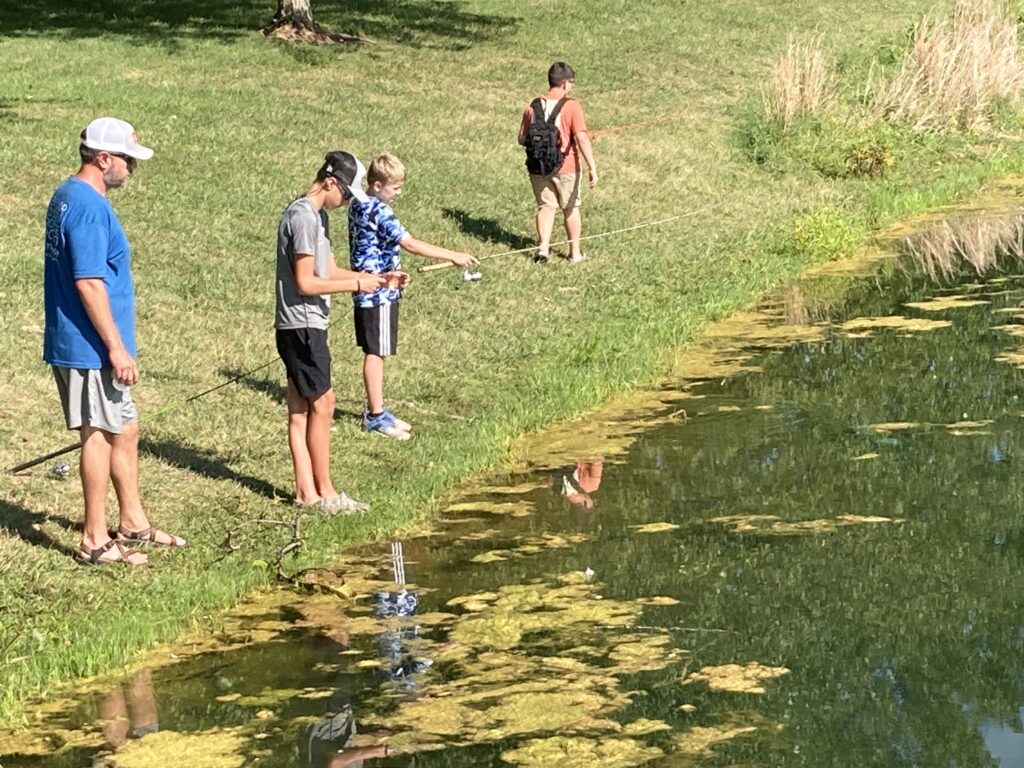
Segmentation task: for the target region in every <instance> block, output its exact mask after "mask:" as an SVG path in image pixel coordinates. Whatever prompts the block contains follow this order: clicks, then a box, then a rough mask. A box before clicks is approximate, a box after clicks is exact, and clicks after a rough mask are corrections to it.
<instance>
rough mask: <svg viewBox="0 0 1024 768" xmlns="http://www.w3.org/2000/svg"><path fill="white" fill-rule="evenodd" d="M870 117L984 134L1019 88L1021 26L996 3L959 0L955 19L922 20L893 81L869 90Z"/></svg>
mask: <svg viewBox="0 0 1024 768" xmlns="http://www.w3.org/2000/svg"><path fill="white" fill-rule="evenodd" d="M873 87H874V89H875V94H874V97H873V99H872V101H873V104H872V116H873V117H874V118H875V119H883V120H889V121H892V122H898V123H903V124H906V125H909V126H910V127H912V128H914V129H917V130H975V129H980V128H984V127H985V125H986V124H987V122H988V120H989V118H990V116H991V113H992V108H993V106H994V105H995V104H996V102H998V101H999V100H1002V99H1006V100H1010V101H1016V100H1017V99H1018V98H1019V96H1020V92H1021V88H1022V87H1024V62H1022V61H1021V57H1020V50H1019V44H1018V25H1017V21H1016V19H1015V18H1014V17H1012V16H1011V15H1010V13H1009V12H1008V10H1007V9H1006V7H1005V6H1004V5H1003V3H1002V2H1000V0H959V2H958V3H957V5H956V9H955V11H954V13H953V18H952V20H936V19H932V18H928V17H926V18H924V19H923V20H922V21H921V22H920V23H919V24H918V25H917V28H916V29H915V32H914V43H913V46H912V48H911V49H910V50H909V51H908V52H907V54H906V55H905V56H904V58H903V60H902V62H901V63H900V66H899V69H898V70H897V71H896V73H895V74H894V75H893V76H892V78H891V79H880V80H879V81H878V82H876V83H874V84H873Z"/></svg>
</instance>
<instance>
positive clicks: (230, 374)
mask: <svg viewBox="0 0 1024 768" xmlns="http://www.w3.org/2000/svg"><path fill="white" fill-rule="evenodd" d="M218 373H219V374H220V375H221V376H224V377H226V378H229V379H236V380H237V383H238V384H240V385H241V386H243V387H245V388H246V389H251V390H252V391H253V392H259V393H260V394H261V395H266V396H267V397H269V398H270V399H271V400H276V401H277V402H279V403H280V404H281V405H287V404H288V390H287V389H286V388H285V387H283V386H281V385H280V384H279V383H278V382H276V381H271V380H270V379H261V378H256V377H255V376H246V375H245V371H240V370H237V369H234V368H221V369H220V370H219V371H218ZM362 417H363V412H362V410H351V411H349V410H343V409H341V408H337V407H336V408H335V409H334V418H335V419H343V418H344V419H361V418H362Z"/></svg>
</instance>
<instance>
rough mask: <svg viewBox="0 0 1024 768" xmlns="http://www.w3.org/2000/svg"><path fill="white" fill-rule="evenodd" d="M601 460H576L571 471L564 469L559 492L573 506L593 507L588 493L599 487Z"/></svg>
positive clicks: (592, 501) (588, 508) (592, 500)
mask: <svg viewBox="0 0 1024 768" xmlns="http://www.w3.org/2000/svg"><path fill="white" fill-rule="evenodd" d="M603 464H604V462H603V460H600V459H598V460H596V461H586V460H585V459H580V460H579V461H577V462H576V466H575V467H573V470H572V472H569V471H568V470H566V471H565V472H564V473H563V474H562V477H561V484H560V487H559V492H560V493H561V494H562V495H563V496H564V497H565V499H566V501H568V502H569V503H570V504H572V505H573V506H574V507H579V508H581V509H585V510H588V511H589V510H591V509H593V508H594V499H593V497H592V496H591V495H590V494H592V493H594V492H595V491H596V490H597V489H598V488H600V487H601V472H602V469H603Z"/></svg>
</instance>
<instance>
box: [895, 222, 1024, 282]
mask: <svg viewBox="0 0 1024 768" xmlns="http://www.w3.org/2000/svg"><path fill="white" fill-rule="evenodd" d="M902 250H903V252H904V253H905V255H906V256H907V257H908V258H909V259H910V263H912V264H913V265H914V266H915V267H916V268H918V269H920V270H921V271H922V272H924V273H926V274H927V275H928V276H929V277H930V278H932V279H944V280H950V279H952V278H954V277H956V276H957V275H960V274H962V272H963V269H964V267H965V266H967V267H969V268H970V269H971V270H972V271H973V272H974V274H976V275H984V274H985V273H986V272H989V271H991V270H993V269H994V268H995V267H996V266H997V265H1004V264H1006V262H1007V261H1009V262H1014V263H1020V262H1022V261H1024V216H1008V217H1007V216H1004V217H1000V218H986V217H979V216H960V217H954V218H949V219H945V220H943V221H941V222H939V223H938V224H936V225H935V226H933V227H930V228H928V229H927V230H925V231H924V232H921V233H920V234H917V235H913V236H911V237H908V238H906V239H905V240H904V241H903V243H902Z"/></svg>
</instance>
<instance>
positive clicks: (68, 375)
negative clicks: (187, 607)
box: [43, 117, 185, 565]
mask: <svg viewBox="0 0 1024 768" xmlns="http://www.w3.org/2000/svg"><path fill="white" fill-rule="evenodd" d="M78 151H79V155H80V156H81V159H82V165H81V167H80V168H79V169H78V173H76V174H75V175H74V176H72V177H70V178H68V179H67V180H66V181H64V183H62V184H61V185H60V186H59V187H57V190H56V191H55V192H54V193H53V197H52V198H51V199H50V205H49V208H47V211H46V243H45V254H44V267H43V302H44V305H45V310H46V325H45V334H44V337H43V359H44V360H45V361H46V362H47V363H49V364H50V365H51V366H53V376H54V379H55V380H56V382H57V390H58V392H59V393H60V399H61V405H62V407H63V409H64V419H65V421H66V422H67V426H68V429H75V430H78V431H79V433H80V438H81V445H82V449H81V459H80V472H81V476H82V493H83V495H84V497H85V527H84V529H83V532H82V544H81V547H80V548H79V551H78V555H77V559H78V560H79V561H80V562H83V563H89V564H93V565H95V564H98V563H113V562H123V563H127V564H129V565H143V564H144V563H146V562H147V557H146V556H145V555H144V554H142V553H141V552H136V551H134V550H132V549H129V548H128V547H126V546H125V544H126V543H128V542H153V543H156V544H163V545H165V546H170V547H183V546H185V540H184V539H182V538H181V537H180V536H175V535H173V534H170V533H166V532H165V531H161V530H159V529H157V528H154V527H153V526H151V525H150V523H149V520H148V518H147V517H146V513H145V512H144V511H143V509H142V501H141V499H140V498H139V483H138V464H139V424H138V420H139V416H138V412H137V411H136V409H135V404H134V402H132V396H131V392H130V391H129V389H128V388H129V387H130V386H131V385H132V384H135V382H137V381H138V380H139V367H138V365H137V364H136V362H135V356H136V349H135V288H134V286H133V285H132V264H131V249H130V248H129V246H128V238H127V237H125V234H124V230H123V229H122V228H121V222H120V221H118V218H117V214H116V213H115V212H114V208H113V207H112V206H111V205H110V201H109V200H107V191H108V190H110V189H115V188H117V187H120V186H122V185H123V184H124V183H125V182H126V181H127V180H128V177H129V176H130V175H131V173H132V171H133V170H135V164H136V162H137V161H138V160H147V159H149V158H150V157H152V156H153V150H152V149H149V148H148V147H144V146H142V145H141V144H139V142H138V139H137V137H136V135H135V129H134V128H132V126H131V125H130V124H128V123H126V122H125V121H123V120H118V119H117V118H113V117H101V118H98V119H96V120H93V121H92V122H91V123H89V125H88V126H87V127H86V129H85V130H84V131H82V135H81V144H80V145H79V150H78ZM111 479H112V480H113V482H114V490H115V491H116V492H117V501H118V507H119V510H120V521H119V526H118V529H117V537H116V538H111V537H110V533H109V531H108V530H107V519H106V511H105V506H106V499H107V485H108V484H109V482H110V480H111Z"/></svg>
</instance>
